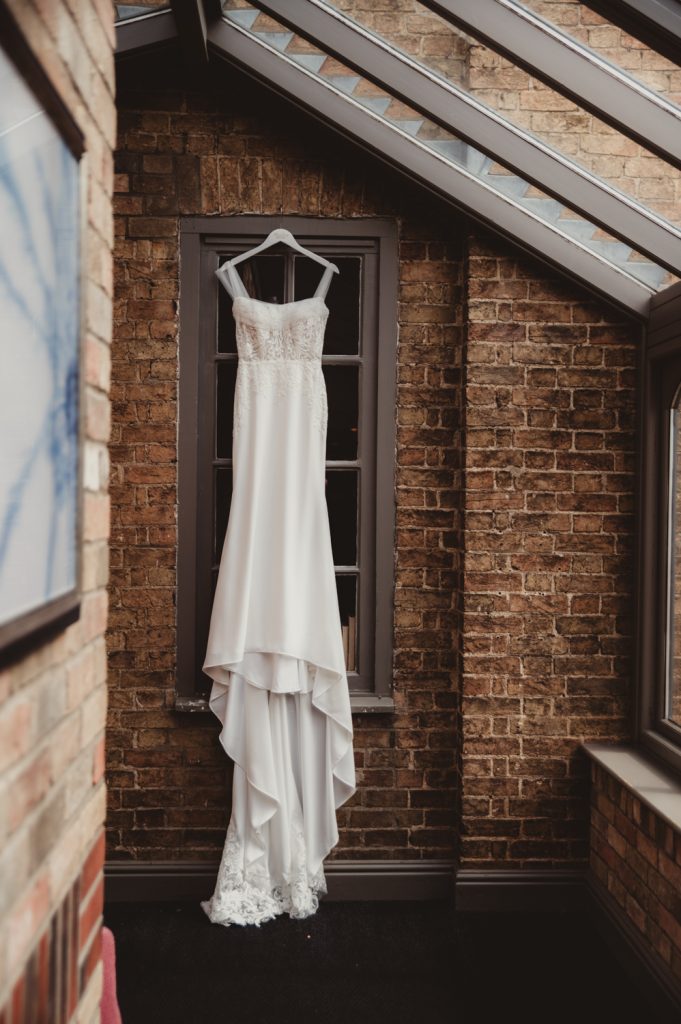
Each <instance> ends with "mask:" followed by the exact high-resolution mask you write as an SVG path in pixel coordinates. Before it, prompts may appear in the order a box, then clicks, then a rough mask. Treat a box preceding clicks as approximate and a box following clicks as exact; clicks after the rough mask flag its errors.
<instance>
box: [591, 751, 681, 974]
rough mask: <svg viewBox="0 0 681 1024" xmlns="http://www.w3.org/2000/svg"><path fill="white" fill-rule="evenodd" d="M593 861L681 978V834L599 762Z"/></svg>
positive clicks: (594, 770) (594, 774) (594, 773)
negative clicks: (680, 893) (680, 894)
mask: <svg viewBox="0 0 681 1024" xmlns="http://www.w3.org/2000/svg"><path fill="white" fill-rule="evenodd" d="M590 865H591V870H592V871H593V874H594V875H595V877H596V878H597V879H598V881H599V882H600V883H601V884H602V885H603V886H604V887H605V888H606V889H607V890H608V892H609V893H610V894H611V895H612V896H613V897H614V899H615V900H616V901H617V903H618V904H619V905H620V907H621V909H622V911H623V912H624V913H625V914H626V916H627V917H628V918H629V920H630V921H631V922H632V923H633V925H634V927H635V928H636V929H637V930H638V931H639V932H640V934H641V936H642V937H643V938H644V940H645V942H647V943H648V944H649V945H650V947H651V948H652V949H653V950H654V951H655V952H656V953H657V955H658V956H659V957H661V958H662V960H663V961H664V962H665V963H666V964H667V966H668V967H669V968H670V969H671V970H672V971H673V973H674V974H675V975H676V977H677V978H678V979H681V904H680V901H679V891H680V890H681V836H680V835H679V833H678V832H677V831H675V830H674V829H672V828H671V826H670V825H669V824H668V823H667V822H666V821H664V819H662V818H660V817H659V816H658V815H657V814H656V813H655V812H654V811H653V810H652V809H651V808H650V807H648V806H646V805H645V804H642V803H641V801H640V800H638V799H637V798H636V797H635V796H634V795H633V793H632V792H631V791H630V790H629V789H627V787H626V786H624V785H622V783H621V782H620V781H619V780H618V779H615V778H614V777H613V776H612V775H611V774H610V773H609V772H608V771H606V769H605V768H603V767H602V765H599V764H596V763H595V762H592V763H591V854H590Z"/></svg>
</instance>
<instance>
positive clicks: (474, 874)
mask: <svg viewBox="0 0 681 1024" xmlns="http://www.w3.org/2000/svg"><path fill="white" fill-rule="evenodd" d="M585 876H586V869H583V870H570V871H561V870H560V869H555V870H552V869H551V868H541V869H536V870H530V869H518V868H515V869H513V868H502V869H499V870H489V871H486V870H484V869H479V868H460V869H459V870H458V871H457V872H456V883H455V887H456V909H457V911H470V912H474V913H482V912H489V913H494V914H498V913H503V912H510V913H513V912H516V913H517V912H522V913H524V912H527V911H537V912H539V911H550V912H552V913H553V912H555V911H557V910H564V911H575V912H578V911H580V910H582V909H583V908H584V899H585V885H584V881H585Z"/></svg>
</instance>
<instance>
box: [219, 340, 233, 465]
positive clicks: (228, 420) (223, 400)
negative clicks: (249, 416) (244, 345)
mask: <svg viewBox="0 0 681 1024" xmlns="http://www.w3.org/2000/svg"><path fill="white" fill-rule="evenodd" d="M236 367H237V364H236V360H230V361H229V362H228V363H219V364H218V373H217V396H216V400H217V409H216V415H215V431H216V437H215V453H216V455H217V457H218V459H231V457H232V426H233V422H234V386H235V384H236Z"/></svg>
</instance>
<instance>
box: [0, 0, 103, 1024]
mask: <svg viewBox="0 0 681 1024" xmlns="http://www.w3.org/2000/svg"><path fill="white" fill-rule="evenodd" d="M9 8H10V10H11V11H12V12H13V14H14V17H15V18H16V20H17V22H18V24H19V26H20V28H21V30H22V31H23V33H24V35H25V36H26V38H27V40H28V43H29V45H30V46H31V48H32V49H33V51H34V53H35V54H36V56H37V57H38V59H39V60H40V62H41V63H42V64H43V66H44V68H45V69H46V71H47V74H48V75H49V77H50V79H51V81H52V82H53V84H54V86H55V87H56V89H57V91H58V93H59V94H60V96H61V97H62V99H63V101H64V103H65V104H66V106H67V107H68V109H69V110H70V111H71V112H72V114H73V116H74V117H75V119H76V121H77V123H78V125H79V126H80V128H81V130H82V131H83V133H84V136H85V144H86V151H87V168H88V175H89V176H88V181H87V231H86V241H85V245H86V251H85V254H84V265H85V271H86V274H85V282H84V303H85V318H84V321H85V338H84V349H85V358H84V367H83V373H84V377H85V388H84V409H83V416H84V437H85V442H84V443H85V452H84V465H85V474H84V488H85V493H84V509H83V538H84V541H83V550H82V556H83V577H82V585H83V597H82V604H81V614H80V619H79V620H78V621H77V622H76V623H74V624H73V625H72V626H71V627H69V628H68V629H67V630H66V631H64V632H62V633H61V634H59V635H58V636H57V637H56V638H55V639H53V640H51V641H50V642H48V643H44V644H42V646H40V647H39V648H38V649H36V650H35V651H34V652H33V653H32V654H30V655H29V656H27V657H25V658H23V660H20V661H15V662H14V663H13V664H12V665H11V666H9V667H7V668H5V669H4V671H2V672H0V809H1V811H0V851H1V852H0V1011H1V1010H2V1007H3V1006H5V1003H6V1001H7V999H8V998H10V995H11V993H12V990H13V988H14V986H15V983H16V982H17V979H20V978H22V977H23V976H24V974H25V970H26V969H27V968H26V965H27V963H29V962H35V957H36V955H37V954H36V948H37V943H38V940H39V938H40V936H41V935H42V934H43V932H44V930H45V928H46V927H47V926H48V922H50V920H53V919H54V915H55V914H57V913H58V912H59V911H58V908H60V907H62V906H63V903H64V900H65V899H66V897H67V893H69V892H70V891H72V890H73V886H74V884H75V883H76V879H77V878H78V877H79V875H80V872H81V870H82V866H83V862H84V861H85V858H86V856H87V855H88V852H89V851H90V850H91V848H92V846H93V843H96V842H97V838H98V837H99V836H100V835H101V830H102V824H103V819H104V811H105V788H104V779H103V767H104V765H103V762H104V733H103V730H104V721H105V706H106V688H105V678H106V651H105V643H104V631H105V627H106V616H107V594H106V589H105V587H106V582H107V571H108V569H107V566H108V556H107V537H108V496H107V466H108V456H107V450H106V443H107V441H108V436H109V405H108V386H109V342H110V336H111V308H112V257H111V248H112V241H113V224H112V216H111V192H112V185H113V159H112V148H113V143H114V141H115V119H116V113H115V107H114V101H113V85H114V69H113V45H114V31H113V17H112V8H111V5H110V3H109V2H108V0H92V2H82V3H81V2H79V3H76V2H74V0H61V2H59V0H55V2H53V3H49V4H45V3H39V2H37V0H36V2H35V3H33V2H24V0H10V3H9ZM100 860H101V858H100ZM95 867H96V872H100V871H101V864H100V863H99V862H98V863H97V865H96V866H95ZM93 870H95V869H94V868H93ZM91 881H92V884H93V885H95V886H96V885H97V881H96V877H94V876H93V878H92V879H91ZM93 909H96V907H94V905H93ZM97 917H98V910H97V913H96V914H94V913H93V917H92V922H91V925H92V929H95V930H96V929H97V928H98V921H97ZM93 934H94V932H93ZM84 938H87V937H86V936H84ZM92 941H93V940H92V939H91V938H90V942H92ZM41 948H42V947H41ZM31 958H33V959H32V960H31ZM90 966H91V968H92V970H91V971H90V973H89V974H88V976H87V977H85V975H84V976H83V980H84V982H87V984H84V985H83V986H81V987H80V988H78V987H77V986H76V989H72V990H71V1002H70V1004H69V1008H70V1011H73V1012H74V1013H75V1014H76V1016H77V1017H78V1020H79V1021H81V1022H82V1024H90V1022H91V1021H93V1020H95V1019H96V1018H97V1013H98V1010H97V1006H98V1002H99V992H100V987H101V969H100V967H99V957H98V953H97V951H96V949H95V952H94V953H93V959H92V961H91V965H90ZM88 970H89V968H88ZM81 996H82V999H81V1001H80V1003H79V1005H78V1007H77V1008H76V1003H78V1000H79V999H80V997H81ZM67 1016H68V1018H69V1019H70V1018H71V1017H72V1016H73V1013H71V1012H69V1013H68V1014H67ZM17 1019H22V1018H20V1017H18V1018H17ZM57 1019H59V1020H61V1019H64V1020H66V1017H64V1018H62V1017H59V1018H58V1017H57V1016H54V1017H50V1020H57Z"/></svg>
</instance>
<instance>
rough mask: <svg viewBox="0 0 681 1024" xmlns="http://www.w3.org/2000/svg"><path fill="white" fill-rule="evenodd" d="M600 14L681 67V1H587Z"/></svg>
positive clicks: (588, 5) (587, 4)
mask: <svg viewBox="0 0 681 1024" xmlns="http://www.w3.org/2000/svg"><path fill="white" fill-rule="evenodd" d="M584 3H585V4H586V6H587V7H590V8H591V9H592V10H593V11H596V12H597V14H601V15H602V16H603V17H604V18H606V19H607V20H608V21H611V22H612V23H613V24H614V25H618V26H619V28H623V29H624V31H625V32H628V33H629V35H632V36H634V37H635V38H636V39H640V40H641V42H643V43H645V44H646V46H649V47H650V48H651V49H652V50H657V52H658V53H661V54H662V55H663V56H665V57H666V58H667V59H668V60H671V61H674V63H675V64H681V6H680V5H679V3H678V0H584Z"/></svg>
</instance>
